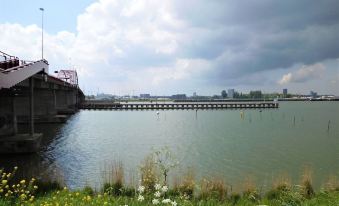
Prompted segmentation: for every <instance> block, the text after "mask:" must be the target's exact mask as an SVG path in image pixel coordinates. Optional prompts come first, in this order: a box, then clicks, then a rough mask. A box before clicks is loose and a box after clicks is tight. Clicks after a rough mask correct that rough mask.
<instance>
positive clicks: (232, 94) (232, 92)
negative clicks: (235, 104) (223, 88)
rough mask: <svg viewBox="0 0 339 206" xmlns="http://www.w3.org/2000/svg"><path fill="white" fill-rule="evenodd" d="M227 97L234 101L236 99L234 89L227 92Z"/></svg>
mask: <svg viewBox="0 0 339 206" xmlns="http://www.w3.org/2000/svg"><path fill="white" fill-rule="evenodd" d="M227 97H228V98H231V99H233V98H234V89H229V90H228V92H227Z"/></svg>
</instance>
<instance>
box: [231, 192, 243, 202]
mask: <svg viewBox="0 0 339 206" xmlns="http://www.w3.org/2000/svg"><path fill="white" fill-rule="evenodd" d="M240 199H241V196H240V194H239V193H237V192H232V193H231V195H230V202H231V204H232V205H236V204H237V203H238V202H239V200H240Z"/></svg>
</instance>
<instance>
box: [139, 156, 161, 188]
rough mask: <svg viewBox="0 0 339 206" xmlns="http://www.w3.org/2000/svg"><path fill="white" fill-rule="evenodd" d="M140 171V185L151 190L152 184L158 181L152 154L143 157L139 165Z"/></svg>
mask: <svg viewBox="0 0 339 206" xmlns="http://www.w3.org/2000/svg"><path fill="white" fill-rule="evenodd" d="M140 172H141V185H143V186H144V187H145V189H146V190H147V191H153V190H154V185H155V184H156V183H157V182H158V179H159V178H158V171H157V167H156V164H155V162H154V157H153V155H149V156H147V157H146V158H145V160H144V161H143V163H142V164H141V166H140Z"/></svg>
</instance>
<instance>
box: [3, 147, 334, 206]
mask: <svg viewBox="0 0 339 206" xmlns="http://www.w3.org/2000/svg"><path fill="white" fill-rule="evenodd" d="M177 164H178V163H177V161H176V160H175V159H174V158H172V156H171V154H170V152H169V151H156V152H154V153H153V154H152V155H150V156H148V157H147V158H146V159H145V160H144V162H143V163H142V164H141V166H140V177H139V178H140V181H139V183H138V184H136V185H130V184H126V183H125V182H124V180H125V177H124V167H123V164H122V163H121V162H118V163H116V164H115V165H114V167H112V170H111V171H110V175H109V178H107V179H105V182H106V183H105V184H104V185H103V186H102V188H100V189H92V188H91V187H85V188H83V189H82V190H69V189H67V187H64V185H61V184H60V183H58V182H55V181H54V182H51V181H47V180H46V179H38V180H36V179H34V178H31V179H26V180H25V179H17V178H16V175H15V173H16V172H17V170H18V168H16V167H15V168H14V169H13V170H12V171H11V172H6V171H3V170H0V175H1V176H0V205H46V206H47V205H135V206H146V205H169V206H177V205H187V206H189V205H206V206H214V205H225V206H226V205H273V206H274V205H277V206H278V205H279V206H280V205H285V206H297V205H307V206H310V205H314V206H315V205H317V206H318V205H333V206H339V180H338V178H337V177H335V176H331V177H329V178H328V181H327V182H325V183H324V184H323V187H322V189H321V190H319V191H315V190H314V189H313V186H312V175H311V174H312V173H311V170H310V169H305V171H304V173H303V175H302V176H301V178H300V182H299V184H297V185H295V184H291V181H290V180H289V178H285V177H284V178H282V177H281V178H277V179H276V181H275V182H274V183H273V184H272V187H271V189H270V190H268V191H265V192H263V191H261V190H259V189H258V188H257V187H256V186H255V184H254V183H253V182H252V181H250V180H245V181H244V182H243V183H239V185H242V186H241V187H240V186H239V188H241V190H239V191H234V190H232V187H229V186H228V185H227V184H226V183H225V182H224V180H223V179H219V178H210V179H203V180H196V179H195V176H194V171H192V170H191V169H188V170H187V172H185V173H183V174H182V175H181V176H180V178H174V179H175V181H174V182H173V183H172V184H171V187H170V186H169V183H168V176H169V174H170V171H171V170H172V169H173V168H174V167H176V166H177Z"/></svg>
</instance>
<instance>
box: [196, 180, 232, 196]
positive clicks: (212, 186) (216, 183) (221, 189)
mask: <svg viewBox="0 0 339 206" xmlns="http://www.w3.org/2000/svg"><path fill="white" fill-rule="evenodd" d="M226 196H227V188H226V186H225V183H224V181H223V180H222V179H216V178H215V179H212V180H207V179H203V180H202V183H201V192H200V196H199V198H200V199H207V198H213V199H219V200H224V199H225V197H226Z"/></svg>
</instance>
